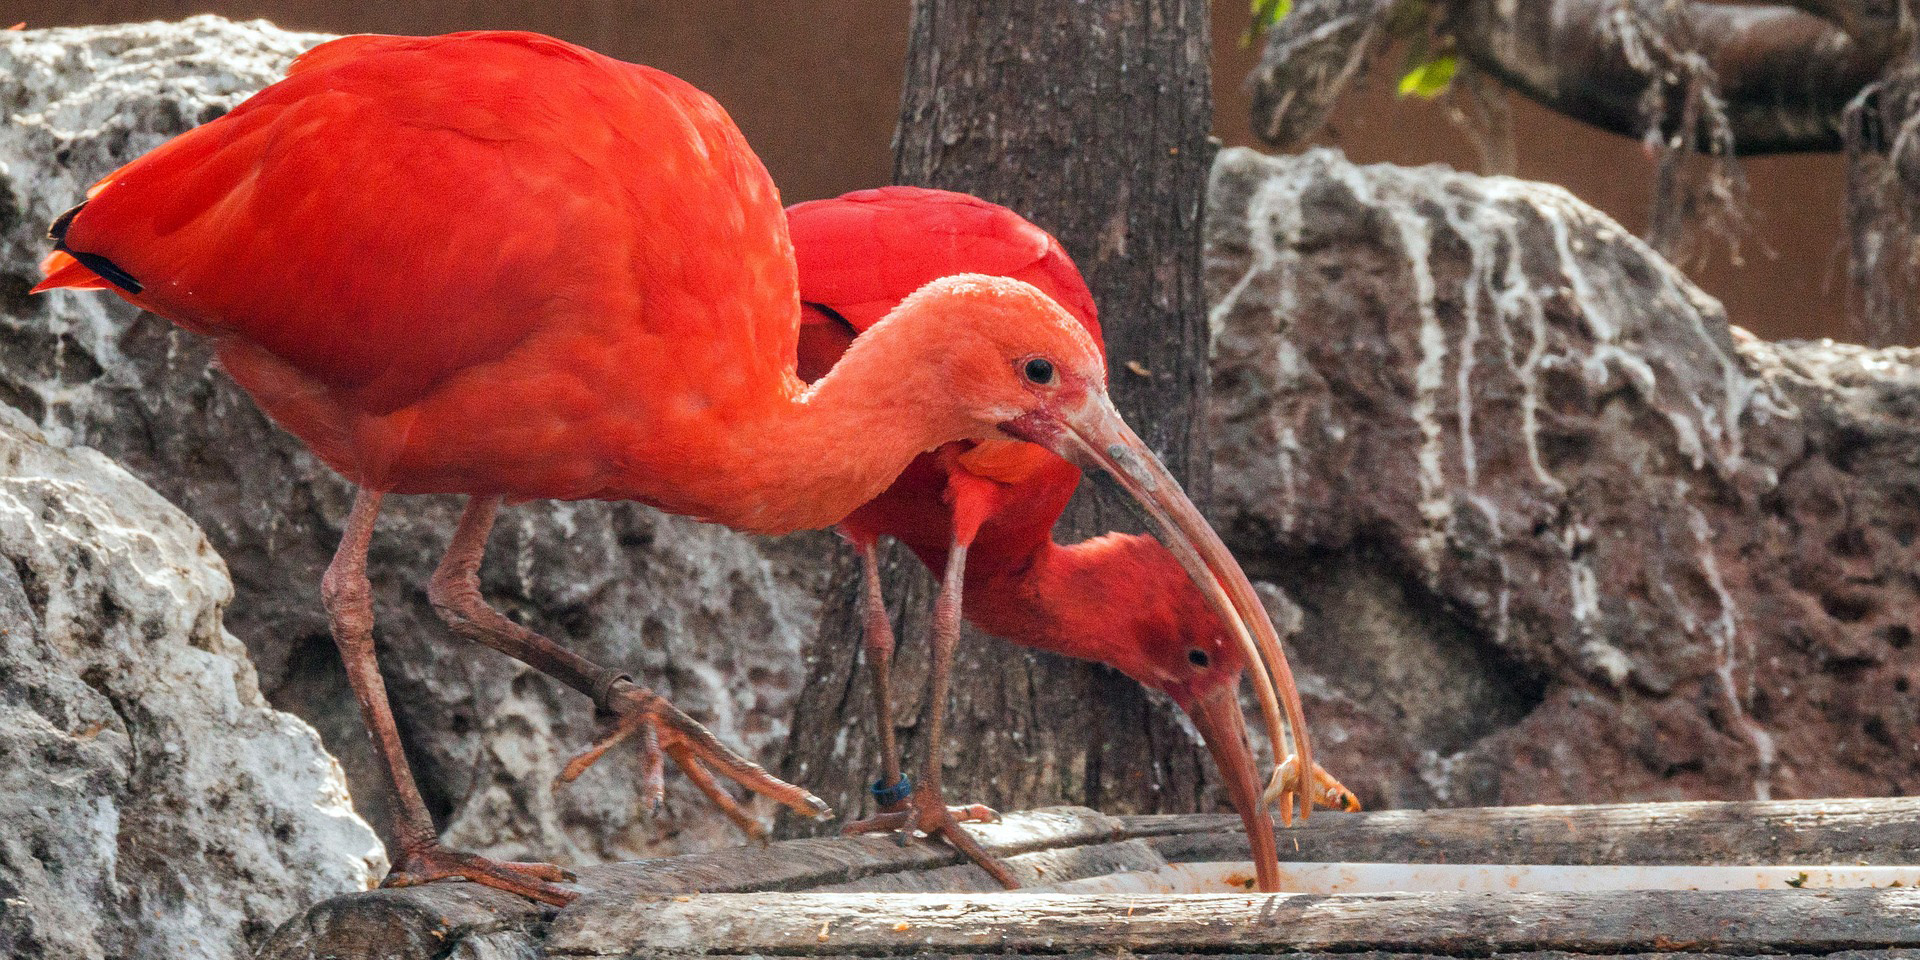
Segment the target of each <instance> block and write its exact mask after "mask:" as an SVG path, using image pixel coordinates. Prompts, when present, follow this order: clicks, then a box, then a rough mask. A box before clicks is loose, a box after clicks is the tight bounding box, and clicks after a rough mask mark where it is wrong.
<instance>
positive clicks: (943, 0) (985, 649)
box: [785, 0, 1212, 811]
mask: <svg viewBox="0 0 1920 960" xmlns="http://www.w3.org/2000/svg"><path fill="white" fill-rule="evenodd" d="M1208 51H1209V43H1208V19H1207V5H1206V4H1205V3H1203V2H1198V0H1100V2H1095V3H1081V2H1068V0H1048V2H1044V3H1038V4H1034V3H1013V2H997V3H988V4H977V3H966V2H957V0H922V2H919V3H916V4H915V6H914V13H913V23H912V28H911V47H910V49H909V53H908V58H907V81H906V92H905V95H904V97H903V100H902V104H901V118H900V128H899V131H898V133H897V135H896V139H895V156H896V164H895V175H896V179H897V180H899V181H900V182H903V183H913V184H921V185H926V186H935V187H943V188H947V189H952V190H963V191H967V192H970V193H974V194H977V195H979V196H982V197H985V198H987V199H989V200H993V201H995V202H998V203H1003V204H1006V205H1007V206H1009V207H1011V208H1013V209H1014V210H1016V211H1019V212H1020V213H1021V214H1023V215H1025V216H1027V217H1028V218H1030V219H1032V220H1033V221H1034V222H1035V223H1038V224H1040V225H1041V226H1042V227H1045V228H1047V229H1048V230H1050V231H1052V232H1053V233H1054V234H1055V235H1056V236H1057V237H1059V238H1060V241H1061V242H1062V243H1063V244H1064V245H1065V246H1066V248H1067V251H1068V253H1070V254H1071V255H1072V256H1073V257H1074V259H1075V261H1077V262H1078V264H1079V265H1080V268H1081V270H1082V271H1083V272H1084V273H1085V274H1086V277H1087V281H1088V283H1089V285H1090V286H1091V287H1092V289H1093V293H1094V297H1095V299H1096V301H1097V302H1098V303H1099V304H1100V310H1101V325H1102V328H1103V329H1104V331H1105V335H1106V346H1107V354H1108V370H1109V377H1110V384H1111V392H1112V395H1113V397H1114V400H1115V402H1116V404H1117V405H1118V406H1119V409H1120V411H1121V413H1122V415H1123V416H1125V417H1126V418H1127V420H1128V422H1129V423H1131V424H1132V425H1133V426H1134V428H1135V429H1136V430H1138V431H1139V433H1140V435H1141V436H1142V437H1143V438H1145V439H1146V440H1147V442H1148V443H1149V444H1150V445H1151V446H1152V447H1153V448H1154V450H1155V451H1157V452H1158V453H1159V454H1160V455H1161V457H1162V458H1164V459H1165V460H1166V462H1167V465H1168V467H1169V468H1170V469H1172V470H1173V471H1174V473H1175V474H1176V475H1178V476H1179V477H1181V479H1182V482H1183V483H1184V484H1185V485H1186V487H1187V490H1188V491H1189V493H1190V494H1193V495H1194V496H1195V498H1196V500H1197V501H1200V500H1202V498H1204V496H1205V493H1206V490H1207V486H1208V470H1209V467H1208V463H1209V458H1208V455H1207V452H1206V451H1207V437H1206V432H1205V417H1204V416H1203V415H1202V411H1204V409H1205V403H1206V388H1207V376H1208V374H1207V367H1206V361H1205V358H1206V351H1207V346H1206V344H1207V333H1206V327H1205V319H1204V313H1205V311H1204V302H1203V299H1202V297H1203V291H1202V288H1201V284H1200V274H1199V267H1200V265H1199V246H1198V239H1199V234H1198V231H1199V226H1200V217H1201V201H1202V197H1203V196H1204V194H1205V178H1206V170H1207V163H1208V158H1209V156H1210V154H1211V149H1210V147H1209V144H1208V140H1207V133H1208V129H1209V126H1210V123H1211V116H1212V114H1211V105H1210V99H1209V92H1208V83H1209V73H1208ZM1122 502H1123V501H1122V498H1120V497H1119V496H1118V495H1117V494H1113V493H1107V492H1100V493H1097V494H1095V493H1089V492H1086V491H1083V492H1082V494H1081V496H1080V497H1079V499H1078V500H1077V501H1076V504H1075V506H1074V508H1073V509H1071V510H1070V511H1069V513H1068V517H1067V520H1066V521H1065V522H1064V523H1063V525H1062V529H1061V530H1060V532H1059V533H1060V536H1062V537H1063V538H1074V539H1077V538H1080V537H1084V536H1088V535H1091V534H1094V533H1098V532H1105V531H1108V530H1112V529H1137V524H1136V522H1135V521H1134V519H1133V517H1132V515H1131V513H1130V512H1129V511H1128V509H1127V508H1126V507H1124V506H1122V505H1121V504H1122ZM836 571H837V575H836V577H835V583H834V586H833V588H832V589H833V594H832V596H833V599H831V600H830V601H829V606H828V609H827V612H826V615H825V616H824V617H823V619H822V624H821V629H820V632H819V635H818V639H817V640H816V644H815V647H814V651H813V652H814V656H813V667H812V673H811V675H810V678H809V683H808V686H809V690H810V691H811V692H812V694H811V695H810V696H809V697H808V698H806V699H805V700H803V701H802V702H801V703H800V707H799V709H800V712H799V716H798V717H797V718H796V720H795V722H794V727H793V730H794V732H793V736H792V739H791V740H790V741H789V748H788V758H787V763H786V765H785V773H786V774H787V775H790V776H793V777H798V778H800V780H801V781H802V782H807V783H809V784H811V785H813V786H814V788H815V789H816V790H823V791H825V792H823V793H822V794H821V795H822V796H823V797H824V798H826V799H827V800H828V802H830V803H834V804H835V806H836V807H837V808H840V809H846V810H852V809H855V808H857V807H859V806H860V805H861V804H863V803H868V801H867V799H866V798H865V797H864V795H862V794H861V792H860V791H861V790H862V788H863V787H864V784H865V782H866V781H869V780H871V779H872V778H873V775H874V774H877V772H878V770H879V765H878V762H877V760H876V758H875V757H874V755H873V743H874V736H873V733H872V730H873V727H872V722H871V721H870V720H869V719H868V717H869V716H870V715H871V714H870V711H871V707H870V705H869V702H868V696H867V687H866V684H865V682H864V680H863V679H862V678H861V677H860V676H859V669H860V668H859V667H858V665H857V662H856V661H857V657H856V651H857V648H858V646H859V642H858V637H859V607H858V604H857V602H856V600H855V599H854V588H855V586H856V585H857V584H858V582H859V578H858V567H857V565H856V564H855V563H854V562H853V560H852V559H851V557H850V556H849V555H848V554H847V553H846V552H844V551H843V554H842V557H841V559H840V560H839V562H838V563H837V566H836ZM883 573H884V574H885V575H886V578H887V582H888V584H889V585H890V590H891V591H892V593H891V595H890V601H891V602H890V606H891V607H892V608H893V609H894V610H895V611H897V617H898V635H899V637H900V638H901V640H902V652H901V655H900V657H899V658H898V659H897V660H896V663H897V664H898V665H899V666H898V667H896V670H897V671H898V672H897V674H896V676H898V677H899V680H897V681H896V690H897V691H899V693H898V695H897V699H896V709H895V714H896V717H895V722H896V723H897V724H898V725H899V727H900V736H901V742H902V744H903V747H904V749H905V750H906V751H907V752H908V754H909V755H912V756H918V755H919V752H920V751H922V750H924V749H925V748H926V744H925V743H924V742H923V741H922V739H921V738H920V737H918V736H916V731H917V728H918V726H919V718H920V717H921V716H922V714H923V713H924V711H925V709H926V706H927V705H926V704H924V703H921V702H920V700H921V697H920V695H919V688H920V686H921V678H922V677H923V676H924V674H925V669H926V664H925V650H924V639H923V638H924V637H925V635H926V627H927V623H928V621H929V619H930V616H929V613H930V607H931V595H932V592H933V591H932V587H931V584H930V583H929V582H928V581H927V579H926V576H925V574H924V573H923V572H921V571H920V570H919V567H918V564H917V563H915V562H914V561H913V560H912V559H911V558H910V557H908V556H907V555H906V554H905V552H904V551H901V550H899V549H898V548H894V549H892V550H889V551H888V552H887V557H886V562H885V567H884V568H883ZM954 677H955V679H954V689H955V697H954V701H955V702H954V706H953V711H954V713H953V717H952V721H951V726H950V729H951V730H952V734H951V737H950V739H949V743H948V744H947V748H948V750H949V754H950V756H949V759H950V761H951V762H952V764H953V766H952V769H951V772H950V774H949V779H948V780H947V783H948V787H949V790H948V792H949V796H950V797H951V798H954V799H956V800H957V799H959V798H963V797H964V798H965V799H966V800H968V801H982V802H986V803H989V804H992V805H995V806H1000V807H1006V808H1018V807H1025V806H1032V805H1036V804H1041V803H1054V802H1074V803H1087V804H1090V805H1093V806H1098V807H1101V808H1103V809H1108V810H1119V811H1151V810H1191V809H1194V808H1195V807H1196V806H1199V805H1202V804H1205V803H1207V802H1209V801H1210V800H1211V794H1210V787H1209V786H1208V784H1209V781H1210V777H1211V774H1210V771H1209V770H1208V763H1207V761H1206V759H1205V756H1204V753H1203V752H1202V751H1200V750H1199V748H1198V746H1197V742H1196V741H1195V740H1194V738H1193V737H1192V736H1191V735H1190V734H1189V733H1186V732H1184V731H1183V729H1182V728H1181V727H1180V726H1178V725H1177V724H1176V723H1175V722H1174V721H1173V719H1172V717H1171V715H1170V714H1171V713H1173V712H1174V711H1170V710H1168V709H1164V708H1160V707H1156V706H1153V705H1151V704H1149V703H1148V701H1147V699H1146V697H1145V695H1144V694H1143V693H1142V692H1141V690H1140V689H1139V687H1138V686H1137V685H1136V684H1134V683H1133V682H1132V681H1130V680H1127V679H1126V678H1124V677H1122V676H1120V675H1119V674H1117V673H1114V672H1112V671H1109V670H1106V669H1104V668H1096V667H1092V666H1088V665H1085V664H1080V663H1072V662H1067V661H1064V660H1060V659H1056V658H1044V657H1040V656H1036V655H1033V654H1030V653H1027V652H1025V651H1022V650H1019V649H1017V648H1013V647H1010V646H1008V645H1006V644H1002V643H999V642H996V641H992V640H988V639H987V638H985V637H983V636H981V635H979V634H978V633H973V634H971V635H970V639H969V640H968V641H966V642H964V643H963V644H962V647H961V650H960V653H959V656H958V660H957V665H956V669H955V674H954ZM828 770H832V771H836V772H833V773H824V774H823V772H822V771H828ZM843 770H844V771H845V772H844V773H842V772H839V771H843ZM836 790H845V791H846V792H843V793H836V792H835V791H836Z"/></svg>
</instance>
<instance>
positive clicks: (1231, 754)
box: [1186, 683, 1280, 893]
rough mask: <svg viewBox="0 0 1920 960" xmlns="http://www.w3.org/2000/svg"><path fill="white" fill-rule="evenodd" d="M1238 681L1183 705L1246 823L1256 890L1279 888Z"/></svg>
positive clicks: (1275, 850)
mask: <svg viewBox="0 0 1920 960" xmlns="http://www.w3.org/2000/svg"><path fill="white" fill-rule="evenodd" d="M1238 686H1239V684H1234V683H1222V684H1220V685H1219V686H1216V687H1214V688H1213V689H1212V690H1209V691H1207V692H1206V693H1203V694H1201V695H1200V696H1199V697H1198V698H1196V699H1195V700H1194V701H1193V705H1192V706H1190V707H1187V708H1186V711H1187V717H1188V718H1189V719H1191V720H1192V721H1193V725H1194V727H1195V728H1197V729H1198V730H1199V731H1200V739H1202V740H1205V741H1206V743H1207V752H1209V753H1211V754H1213V765H1214V766H1215V767H1217V768H1219V770H1220V779H1221V781H1222V782H1224V783H1225V784H1226V786H1227V797H1228V798H1229V799H1231V800H1232V801H1233V809H1234V812H1235V813H1238V814H1240V822H1241V823H1243V824H1245V825H1246V828H1247V844H1248V846H1249V847H1251V848H1252V851H1253V872H1254V879H1255V880H1256V881H1257V882H1258V883H1259V886H1260V892H1261V893H1279V892H1280V852H1279V848H1278V847H1277V846H1276V845H1275V843H1274V839H1273V820H1272V819H1271V818H1270V817H1268V816H1267V805H1266V804H1265V803H1264V802H1262V801H1261V798H1260V778H1259V775H1258V774H1256V773H1255V772H1254V768H1253V751H1252V750H1250V749H1248V748H1247V721H1246V717H1245V715H1243V714H1242V713H1241V712H1240V697H1239V695H1238V691H1237V687H1238Z"/></svg>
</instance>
